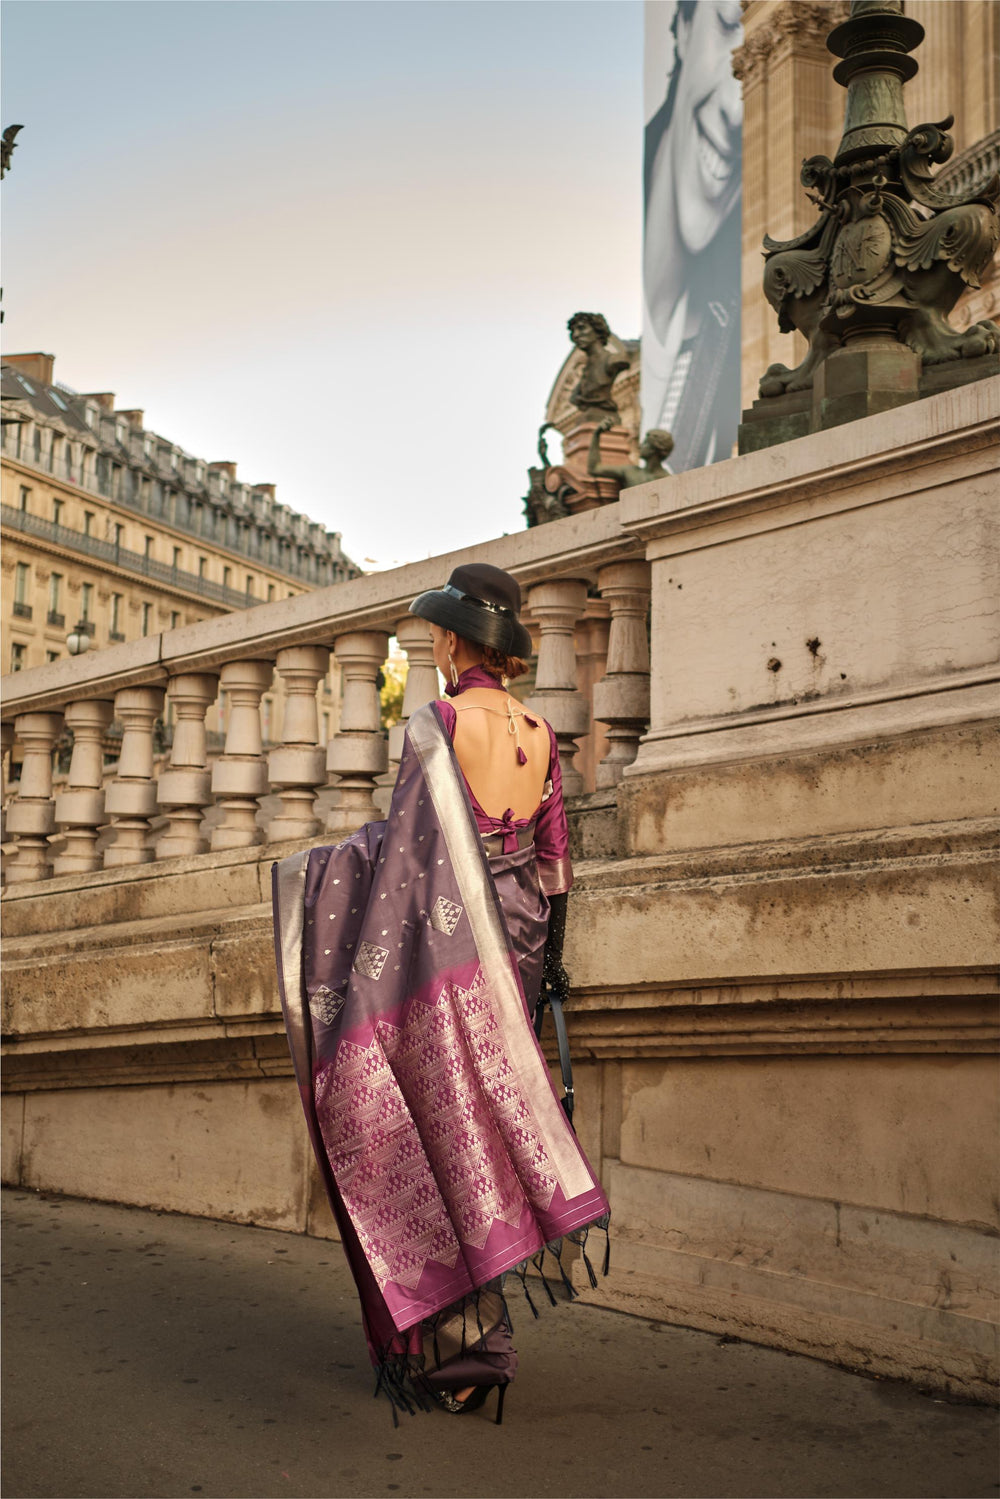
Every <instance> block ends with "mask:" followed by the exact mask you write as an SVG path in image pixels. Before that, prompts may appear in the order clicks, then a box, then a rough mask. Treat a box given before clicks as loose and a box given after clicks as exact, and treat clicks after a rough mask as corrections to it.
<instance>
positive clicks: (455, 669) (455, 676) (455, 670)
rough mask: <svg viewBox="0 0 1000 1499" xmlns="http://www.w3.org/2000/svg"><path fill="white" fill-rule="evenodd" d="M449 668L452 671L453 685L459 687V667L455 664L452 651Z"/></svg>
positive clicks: (449, 655)
mask: <svg viewBox="0 0 1000 1499" xmlns="http://www.w3.org/2000/svg"><path fill="white" fill-rule="evenodd" d="M448 670H449V671H450V673H451V685H452V686H453V687H457V686H458V667H457V666H456V665H455V658H454V656H453V655H452V654H451V651H449V652H448Z"/></svg>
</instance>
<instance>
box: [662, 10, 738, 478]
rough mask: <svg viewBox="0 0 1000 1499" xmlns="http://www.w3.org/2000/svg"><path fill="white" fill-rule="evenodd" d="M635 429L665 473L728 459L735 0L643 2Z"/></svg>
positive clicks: (734, 418) (733, 395)
mask: <svg viewBox="0 0 1000 1499" xmlns="http://www.w3.org/2000/svg"><path fill="white" fill-rule="evenodd" d="M645 21H646V38H645V105H646V109H645V113H646V132H645V151H644V179H645V191H644V200H645V201H644V206H645V227H644V233H643V293H644V298H643V300H644V307H643V329H642V417H643V428H644V430H646V431H648V430H649V429H650V428H652V427H660V428H666V429H667V430H668V431H670V432H672V433H673V436H674V440H675V447H674V452H673V454H672V456H671V460H670V467H671V468H672V469H673V470H674V471H677V472H679V471H680V470H682V469H688V468H697V467H699V466H700V465H701V464H704V463H714V462H716V461H717V460H718V459H720V458H728V457H729V456H730V455H731V453H732V450H733V444H734V443H735V441H736V429H737V425H738V423H739V417H740V263H741V244H740V186H741V166H742V162H741V134H742V120H743V103H742V98H741V95H740V86H739V83H738V82H737V80H736V79H735V78H734V77H733V72H732V53H733V50H734V49H735V48H736V47H737V46H738V45H739V43H740V39H741V29H740V5H739V0H646V7H645Z"/></svg>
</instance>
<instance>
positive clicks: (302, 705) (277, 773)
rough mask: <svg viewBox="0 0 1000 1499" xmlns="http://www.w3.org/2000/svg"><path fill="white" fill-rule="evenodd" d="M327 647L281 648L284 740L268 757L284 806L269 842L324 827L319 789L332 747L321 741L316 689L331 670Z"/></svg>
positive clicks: (308, 834)
mask: <svg viewBox="0 0 1000 1499" xmlns="http://www.w3.org/2000/svg"><path fill="white" fill-rule="evenodd" d="M329 659H330V652H329V651H328V650H327V649H326V647H325V646H319V645H295V646H289V647H288V649H286V650H283V651H279V652H278V659H277V667H278V675H279V676H280V677H281V679H282V681H283V682H284V684H285V711H284V717H283V719H282V724H281V745H280V747H279V748H278V749H274V750H272V751H271V753H270V754H269V755H268V757H267V778H268V780H269V781H270V783H271V786H272V788H273V789H274V790H275V791H277V792H278V795H279V797H280V800H281V811H280V812H279V813H278V815H277V817H274V818H272V819H271V821H270V822H269V823H268V824H267V841H268V843H278V842H281V841H282V840H284V839H286V838H312V837H314V836H315V834H316V833H318V832H319V831H320V827H321V824H320V820H319V818H318V817H317V816H316V811H315V802H316V793H317V791H318V790H319V788H320V787H321V786H322V785H323V784H324V782H325V781H326V750H325V748H321V747H320V745H319V743H318V740H319V712H318V710H317V707H316V688H317V686H318V684H319V683H320V681H321V680H322V679H323V677H324V676H325V675H326V670H327V665H328V663H329Z"/></svg>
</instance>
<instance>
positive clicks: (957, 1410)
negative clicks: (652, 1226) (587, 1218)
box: [3, 1191, 1000, 1499]
mask: <svg viewBox="0 0 1000 1499" xmlns="http://www.w3.org/2000/svg"><path fill="white" fill-rule="evenodd" d="M4 1209H5V1220H6V1227H5V1233H4V1273H3V1280H4V1302H5V1326H6V1333H5V1339H4V1373H5V1376H6V1380H5V1383H6V1395H5V1414H4V1442H3V1493H4V1495H5V1496H6V1499H33V1496H36V1495H37V1496H43V1495H45V1496H56V1499H77V1496H97V1499H111V1496H119V1495H121V1496H128V1499H145V1496H154V1495H156V1496H158V1495H167V1496H188V1495H192V1494H199V1495H203V1496H206V1499H208V1496H214V1495H219V1496H223V1495H225V1496H243V1495H247V1496H259V1499H272V1496H283V1499H284V1496H293V1499H306V1496H313V1495H315V1496H340V1495H344V1496H348V1495H349V1496H352V1499H366V1496H369V1495H379V1496H382V1495H384V1496H390V1495H398V1496H401V1499H423V1496H426V1495H429V1496H434V1499H437V1496H468V1499H473V1496H475V1499H480V1496H484V1499H499V1496H515V1499H527V1496H538V1499H540V1496H550V1495H552V1496H566V1499H569V1496H581V1499H583V1496H588V1499H589V1496H609V1499H610V1496H632V1499H638V1496H663V1499H666V1496H674V1495H679V1496H700V1495H706V1496H723V1495H727V1496H728V1495H733V1496H744V1495H749V1496H771V1495H774V1496H778V1495H789V1496H797V1499H803V1496H813V1495H816V1496H819V1495H857V1496H876V1495H877V1496H881V1495H887V1496H888V1495H893V1496H895V1495H899V1496H903V1499H916V1496H922V1495H940V1496H946V1499H962V1496H966V1495H968V1496H980V1495H982V1496H989V1499H995V1496H996V1495H997V1492H998V1489H1000V1481H998V1480H1000V1471H998V1460H997V1440H996V1439H997V1416H996V1413H995V1412H994V1411H991V1410H988V1409H986V1408H984V1407H981V1406H972V1405H960V1404H951V1403H949V1402H947V1401H945V1400H942V1399H940V1398H934V1397H931V1396H928V1395H923V1394H921V1393H919V1392H918V1391H917V1390H915V1389H913V1388H911V1387H909V1386H907V1385H903V1384H897V1383H894V1382H892V1381H888V1380H872V1379H865V1378H862V1377H860V1376H858V1375H855V1374H849V1373H846V1372H845V1371H843V1370H840V1369H836V1368H833V1367H830V1366H829V1365H826V1364H822V1363H818V1362H815V1361H813V1360H811V1359H806V1358H801V1357H798V1356H796V1355H792V1354H785V1353H779V1352H775V1351H774V1350H772V1349H766V1348H758V1347H755V1346H753V1345H751V1344H747V1343H737V1342H728V1341H725V1340H720V1339H718V1338H717V1337H715V1336H713V1335H711V1334H708V1333H701V1332H694V1331H691V1330H690V1329H686V1328H681V1327H670V1326H666V1325H663V1324H661V1323H656V1322H646V1321H643V1320H641V1319H638V1318H634V1317H626V1316H622V1315H621V1314H619V1313H616V1312H610V1311H605V1310H603V1309H598V1308H594V1307H591V1306H584V1305H581V1304H579V1303H573V1304H560V1305H559V1306H557V1307H554V1308H552V1307H547V1308H546V1309H545V1310H543V1312H542V1315H541V1317H540V1319H539V1320H538V1321H537V1322H536V1321H534V1320H533V1319H532V1317H531V1314H530V1312H529V1311H528V1310H527V1308H526V1307H524V1308H523V1309H521V1308H519V1307H518V1306H517V1304H516V1303H514V1302H513V1301H512V1310H513V1312H514V1317H515V1336H516V1342H517V1345H518V1350H519V1353H520V1355H521V1370H520V1372H519V1375H518V1378H517V1381H516V1383H515V1384H514V1385H513V1386H512V1388H511V1390H510V1392H509V1397H508V1400H507V1406H506V1411H505V1414H504V1424H503V1426H501V1427H497V1426H495V1425H494V1424H493V1423H492V1419H491V1413H492V1410H493V1404H494V1402H493V1399H492V1398H491V1400H490V1402H489V1404H488V1405H487V1407H486V1408H485V1409H484V1410H480V1411H477V1412H475V1413H470V1414H468V1415H463V1416H459V1417H455V1416H449V1415H447V1414H446V1413H445V1412H443V1411H440V1410H435V1411H433V1412H432V1413H430V1414H428V1415H418V1416H415V1417H412V1418H411V1417H404V1418H402V1420H401V1424H400V1426H399V1428H398V1430H397V1429H394V1428H393V1424H392V1419H391V1415H390V1413H389V1409H388V1407H387V1405H386V1403H385V1402H384V1401H383V1400H381V1399H380V1400H377V1401H376V1400H373V1399H372V1376H371V1369H370V1367H369V1364H368V1358H367V1353H366V1349H365V1344H364V1340H363V1337H362V1334H361V1327H360V1318H359V1312H358V1303H357V1298H356V1296H355V1294H354V1289H353V1284H352V1282H351V1280H350V1277H349V1275H348V1272H347V1269H346V1267H345V1264H344V1261H343V1257H342V1255H341V1252H340V1248H339V1246H338V1245H336V1244H331V1243H326V1242H324V1241H322V1240H318V1239H306V1238H302V1237H299V1236H293V1235H290V1234H286V1233H278V1232H274V1231H271V1230H267V1229H259V1228H245V1227H241V1226H237V1225H234V1224H230V1223H219V1222H215V1221H212V1220H209V1219H202V1218H185V1217H180V1216H175V1215H172V1214H167V1213H156V1212H149V1211H145V1210H142V1209H136V1208H122V1207H115V1206H110V1205H108V1204H104V1203H93V1202H82V1201H79V1200H76V1199H71V1198H58V1197H52V1196H38V1195H35V1194H33V1193H29V1192H25V1191H10V1192H6V1193H4Z"/></svg>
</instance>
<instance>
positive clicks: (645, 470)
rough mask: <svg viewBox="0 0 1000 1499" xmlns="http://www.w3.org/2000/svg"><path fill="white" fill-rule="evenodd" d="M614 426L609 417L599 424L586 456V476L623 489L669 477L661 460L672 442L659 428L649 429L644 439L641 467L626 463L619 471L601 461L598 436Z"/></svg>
mask: <svg viewBox="0 0 1000 1499" xmlns="http://www.w3.org/2000/svg"><path fill="white" fill-rule="evenodd" d="M614 425H615V423H614V420H613V419H612V418H611V417H610V416H606V417H605V418H604V420H603V421H601V422H598V424H597V427H596V428H595V430H594V435H593V437H592V438H591V439H590V452H589V453H588V455H587V473H588V474H590V475H591V476H592V477H593V478H595V479H614V480H616V481H617V483H618V484H620V485H621V487H622V489H631V488H632V487H633V485H635V484H651V483H652V482H653V480H654V479H666V478H669V477H670V470H669V469H667V468H664V467H663V464H664V461H665V460H666V459H667V458H669V457H670V454H671V453H672V452H673V450H674V439H673V438H672V437H671V435H670V433H669V432H664V431H663V429H662V428H661V427H652V428H651V429H650V430H649V431H648V432H647V433H646V436H645V437H644V438H643V441H642V444H641V446H640V448H639V457H640V458H641V459H642V460H643V462H644V465H645V466H643V464H637V463H627V464H624V465H623V466H622V467H621V468H617V467H614V466H612V465H611V464H606V463H602V462H601V433H602V432H610V430H611V428H612V427H613V426H614Z"/></svg>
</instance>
